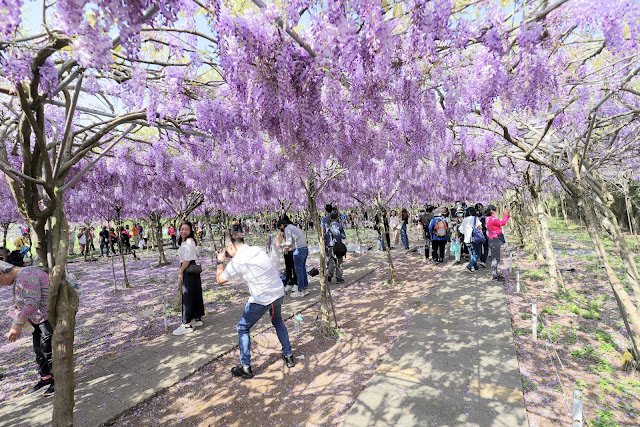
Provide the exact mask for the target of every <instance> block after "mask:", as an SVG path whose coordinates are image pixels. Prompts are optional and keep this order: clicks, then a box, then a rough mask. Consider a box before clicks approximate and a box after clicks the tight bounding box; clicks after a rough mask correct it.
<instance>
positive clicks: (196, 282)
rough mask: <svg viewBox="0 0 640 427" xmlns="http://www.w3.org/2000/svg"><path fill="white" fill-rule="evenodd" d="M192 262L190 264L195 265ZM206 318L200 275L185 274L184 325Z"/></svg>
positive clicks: (183, 290)
mask: <svg viewBox="0 0 640 427" xmlns="http://www.w3.org/2000/svg"><path fill="white" fill-rule="evenodd" d="M194 263H195V261H191V263H190V264H194ZM202 316H204V301H203V299H202V280H201V279H200V275H199V274H189V273H184V275H183V276H182V323H189V322H191V321H192V320H193V319H199V318H201V317H202Z"/></svg>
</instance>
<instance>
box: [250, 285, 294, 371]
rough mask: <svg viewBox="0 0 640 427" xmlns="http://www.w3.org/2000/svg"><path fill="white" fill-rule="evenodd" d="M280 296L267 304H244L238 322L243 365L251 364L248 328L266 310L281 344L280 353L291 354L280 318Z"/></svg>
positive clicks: (287, 333) (287, 336) (285, 331)
mask: <svg viewBox="0 0 640 427" xmlns="http://www.w3.org/2000/svg"><path fill="white" fill-rule="evenodd" d="M283 300H284V297H280V298H278V299H277V300H275V301H274V302H272V303H271V304H269V305H261V304H255V303H252V302H248V303H247V305H245V306H244V311H243V312H242V318H241V319H240V322H238V344H239V345H240V363H242V365H243V366H251V335H250V334H249V330H250V329H251V327H252V326H253V325H255V324H256V322H257V321H258V320H260V318H261V317H262V316H263V315H264V314H265V313H266V312H267V311H269V314H271V324H272V325H273V326H274V327H275V328H276V334H277V335H278V340H280V344H282V354H283V355H285V356H290V355H291V343H289V332H287V327H286V326H285V324H284V321H283V320H282V301H283Z"/></svg>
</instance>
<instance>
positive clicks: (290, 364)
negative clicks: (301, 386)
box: [282, 354, 296, 368]
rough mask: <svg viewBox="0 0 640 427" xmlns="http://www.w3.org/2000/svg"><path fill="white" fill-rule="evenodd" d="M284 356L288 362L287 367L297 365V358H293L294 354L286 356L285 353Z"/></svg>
mask: <svg viewBox="0 0 640 427" xmlns="http://www.w3.org/2000/svg"><path fill="white" fill-rule="evenodd" d="M282 358H283V359H284V362H285V363H286V364H287V368H293V367H294V366H296V360H295V359H294V358H293V354H290V355H288V356H285V355H284V354H283V355H282Z"/></svg>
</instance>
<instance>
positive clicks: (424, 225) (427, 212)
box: [418, 205, 433, 261]
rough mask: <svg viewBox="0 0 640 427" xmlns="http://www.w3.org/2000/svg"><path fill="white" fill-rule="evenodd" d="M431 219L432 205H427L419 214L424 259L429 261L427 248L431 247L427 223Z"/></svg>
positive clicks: (429, 222)
mask: <svg viewBox="0 0 640 427" xmlns="http://www.w3.org/2000/svg"><path fill="white" fill-rule="evenodd" d="M432 219H433V206H431V205H427V206H426V209H425V212H424V213H423V214H422V215H420V219H419V220H418V221H419V222H420V225H422V238H423V239H424V260H425V261H429V249H430V248H431V234H429V224H431V220H432Z"/></svg>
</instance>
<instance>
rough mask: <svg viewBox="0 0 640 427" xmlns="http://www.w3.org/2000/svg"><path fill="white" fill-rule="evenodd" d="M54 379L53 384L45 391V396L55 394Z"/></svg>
mask: <svg viewBox="0 0 640 427" xmlns="http://www.w3.org/2000/svg"><path fill="white" fill-rule="evenodd" d="M53 391H54V390H53V381H51V385H50V386H49V388H48V389H47V391H45V392H44V397H51V396H53Z"/></svg>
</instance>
